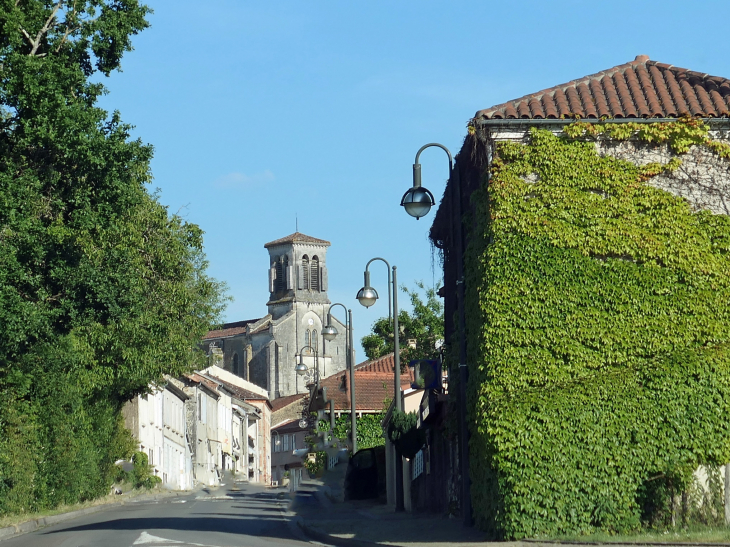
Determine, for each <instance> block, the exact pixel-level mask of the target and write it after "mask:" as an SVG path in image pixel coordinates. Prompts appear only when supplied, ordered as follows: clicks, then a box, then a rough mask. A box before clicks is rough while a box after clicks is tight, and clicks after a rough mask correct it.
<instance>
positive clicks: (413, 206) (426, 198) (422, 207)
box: [400, 142, 454, 220]
mask: <svg viewBox="0 0 730 547" xmlns="http://www.w3.org/2000/svg"><path fill="white" fill-rule="evenodd" d="M430 146H438V147H439V148H441V149H442V150H443V151H444V152H446V154H447V155H448V156H449V177H451V170H452V169H453V166H454V160H453V158H452V157H451V152H449V149H448V148H446V147H445V146H444V145H442V144H438V143H435V142H432V143H430V144H426V145H424V146H422V147H421V149H420V150H419V151H418V152H417V153H416V161H415V162H414V163H413V187H412V188H409V189H408V190H407V191H406V193H405V194H403V198H402V199H401V200H400V204H401V205H402V206H403V207H404V208H405V210H406V213H408V214H409V215H411V216H412V217H416V220H418V219H419V218H421V217H425V216H426V215H427V214H428V212H429V211H430V210H431V207H433V206H434V205H435V204H436V200H435V199H434V198H433V194H432V193H431V192H430V191H429V190H428V189H427V188H424V187H423V186H421V164H420V163H418V158H419V157H420V156H421V152H423V151H424V150H425V149H426V148H428V147H430Z"/></svg>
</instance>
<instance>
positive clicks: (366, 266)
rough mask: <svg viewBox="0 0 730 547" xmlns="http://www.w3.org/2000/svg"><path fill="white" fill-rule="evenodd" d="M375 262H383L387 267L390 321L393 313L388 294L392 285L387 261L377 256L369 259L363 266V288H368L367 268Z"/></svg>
mask: <svg viewBox="0 0 730 547" xmlns="http://www.w3.org/2000/svg"><path fill="white" fill-rule="evenodd" d="M376 260H380V261H381V262H384V263H385V265H386V266H387V267H388V319H390V320H392V319H393V312H392V308H393V306H392V304H391V296H390V293H391V287H390V286H391V285H392V281H391V280H390V279H391V278H390V269H391V268H390V264H389V263H388V261H387V260H385V259H384V258H380V257H379V256H376V257H375V258H371V259H370V260H369V261H368V263H367V264H366V265H365V286H366V287H369V286H370V270H369V268H370V264H372V263H373V262H375V261H376Z"/></svg>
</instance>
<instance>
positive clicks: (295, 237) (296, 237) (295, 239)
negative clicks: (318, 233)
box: [264, 232, 331, 249]
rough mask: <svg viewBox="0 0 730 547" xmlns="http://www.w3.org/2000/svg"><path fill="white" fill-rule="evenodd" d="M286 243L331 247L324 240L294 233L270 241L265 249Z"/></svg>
mask: <svg viewBox="0 0 730 547" xmlns="http://www.w3.org/2000/svg"><path fill="white" fill-rule="evenodd" d="M286 243H314V244H315V245H324V246H325V247H329V246H330V245H331V243H330V242H329V241H325V240H324V239H317V238H316V237H312V236H308V235H306V234H302V233H301V232H294V233H293V234H291V235H288V236H286V237H282V238H281V239H275V240H274V241H269V242H268V243H267V244H266V245H264V248H266V249H268V248H269V247H275V246H276V245H284V244H286Z"/></svg>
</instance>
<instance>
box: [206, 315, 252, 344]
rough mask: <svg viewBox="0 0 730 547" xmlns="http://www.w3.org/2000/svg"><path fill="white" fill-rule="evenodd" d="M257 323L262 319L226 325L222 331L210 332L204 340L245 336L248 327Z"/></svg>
mask: <svg viewBox="0 0 730 547" xmlns="http://www.w3.org/2000/svg"><path fill="white" fill-rule="evenodd" d="M257 321H261V318H259V319H249V320H247V321H236V322H234V323H225V324H223V326H222V327H221V328H220V329H216V330H211V331H208V334H206V335H205V336H204V337H203V340H210V339H212V338H227V337H229V336H235V335H237V334H245V333H246V329H247V328H248V326H249V325H253V324H254V323H256V322H257Z"/></svg>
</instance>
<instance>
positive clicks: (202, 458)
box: [182, 374, 223, 486]
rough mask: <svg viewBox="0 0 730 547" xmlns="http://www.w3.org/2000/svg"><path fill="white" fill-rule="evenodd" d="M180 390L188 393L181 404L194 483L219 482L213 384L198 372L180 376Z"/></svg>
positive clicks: (212, 484) (219, 460) (215, 394)
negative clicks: (186, 426)
mask: <svg viewBox="0 0 730 547" xmlns="http://www.w3.org/2000/svg"><path fill="white" fill-rule="evenodd" d="M182 382H183V384H184V385H183V391H185V393H186V394H187V395H188V400H187V405H186V407H185V414H186V420H187V424H188V431H189V440H190V446H191V448H190V453H191V464H192V468H193V475H194V478H195V480H196V481H197V482H198V483H201V484H205V485H207V486H214V485H217V484H219V483H220V480H221V468H222V467H221V466H222V459H223V456H222V451H221V447H220V442H219V439H218V401H219V399H220V398H221V395H220V393H218V389H217V385H216V384H215V383H214V382H211V381H210V380H208V379H206V378H203V377H202V376H200V375H198V374H189V375H186V376H184V377H183V379H182Z"/></svg>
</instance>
